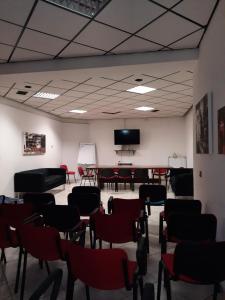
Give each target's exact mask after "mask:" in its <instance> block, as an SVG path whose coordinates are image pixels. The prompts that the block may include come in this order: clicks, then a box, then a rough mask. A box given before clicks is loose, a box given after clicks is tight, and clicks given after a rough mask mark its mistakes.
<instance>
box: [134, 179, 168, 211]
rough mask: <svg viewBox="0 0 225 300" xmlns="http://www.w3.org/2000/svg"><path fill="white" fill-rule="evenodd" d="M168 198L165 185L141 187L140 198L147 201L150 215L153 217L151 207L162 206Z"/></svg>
mask: <svg viewBox="0 0 225 300" xmlns="http://www.w3.org/2000/svg"><path fill="white" fill-rule="evenodd" d="M166 197H167V193H166V187H165V186H164V185H154V184H152V185H149V184H148V185H145V184H143V185H141V186H140V187H139V198H140V199H142V200H144V201H145V205H146V206H147V209H148V215H151V206H162V205H164V203H165V200H166Z"/></svg>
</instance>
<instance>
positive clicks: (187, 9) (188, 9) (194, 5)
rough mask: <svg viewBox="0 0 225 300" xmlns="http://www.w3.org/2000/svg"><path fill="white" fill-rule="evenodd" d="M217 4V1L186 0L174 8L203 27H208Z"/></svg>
mask: <svg viewBox="0 0 225 300" xmlns="http://www.w3.org/2000/svg"><path fill="white" fill-rule="evenodd" d="M215 4H216V0H198V1H196V0H186V1H182V2H181V3H180V4H179V5H177V6H176V7H174V9H173V10H174V11H176V12H178V13H180V14H181V15H183V16H185V17H187V18H189V19H191V20H194V21H196V22H198V23H200V24H202V25H206V24H207V22H208V19H209V17H210V15H211V13H212V10H213V8H214V6H215Z"/></svg>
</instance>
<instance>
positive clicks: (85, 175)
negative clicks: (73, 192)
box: [60, 164, 96, 185]
mask: <svg viewBox="0 0 225 300" xmlns="http://www.w3.org/2000/svg"><path fill="white" fill-rule="evenodd" d="M60 168H61V169H64V170H65V171H66V176H67V183H69V184H70V175H73V177H74V182H76V172H75V171H71V170H69V169H68V166H67V165H65V164H62V165H60ZM78 173H79V175H80V179H81V182H80V185H82V183H83V182H84V185H85V182H86V181H89V184H90V185H91V183H93V185H95V180H96V176H95V174H94V173H93V172H92V171H89V172H87V171H86V170H84V168H82V167H81V166H79V167H78Z"/></svg>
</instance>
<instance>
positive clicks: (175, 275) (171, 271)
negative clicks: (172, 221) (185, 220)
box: [157, 242, 225, 300]
mask: <svg viewBox="0 0 225 300" xmlns="http://www.w3.org/2000/svg"><path fill="white" fill-rule="evenodd" d="M224 253H225V242H209V243H193V242H186V243H180V244H178V245H177V246H176V248H175V252H174V254H163V255H162V260H161V261H160V263H159V274H158V291H157V300H160V294H161V280H162V271H163V270H164V274H165V275H164V276H165V279H164V280H165V287H166V292H167V300H171V286H170V281H171V280H174V281H183V282H186V283H189V284H196V285H198V284H199V285H209V284H210V285H214V292H213V300H216V299H217V293H218V291H219V284H220V282H222V281H224V280H225V255H224Z"/></svg>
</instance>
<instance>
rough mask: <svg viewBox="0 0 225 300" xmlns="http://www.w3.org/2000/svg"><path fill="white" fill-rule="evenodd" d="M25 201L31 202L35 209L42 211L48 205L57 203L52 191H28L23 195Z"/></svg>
mask: <svg viewBox="0 0 225 300" xmlns="http://www.w3.org/2000/svg"><path fill="white" fill-rule="evenodd" d="M23 201H24V203H31V204H32V206H33V208H34V211H36V212H38V213H42V210H43V208H44V207H45V206H46V205H51V206H52V205H55V196H54V195H53V194H51V193H26V194H24V196H23Z"/></svg>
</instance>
